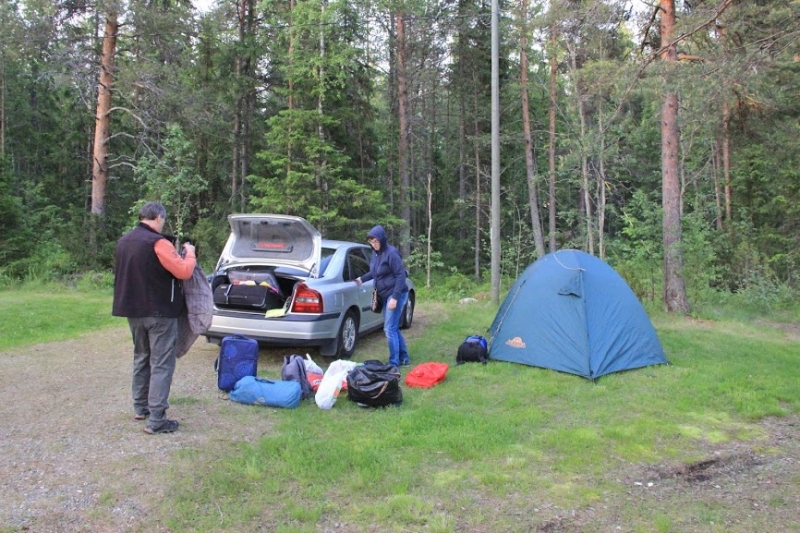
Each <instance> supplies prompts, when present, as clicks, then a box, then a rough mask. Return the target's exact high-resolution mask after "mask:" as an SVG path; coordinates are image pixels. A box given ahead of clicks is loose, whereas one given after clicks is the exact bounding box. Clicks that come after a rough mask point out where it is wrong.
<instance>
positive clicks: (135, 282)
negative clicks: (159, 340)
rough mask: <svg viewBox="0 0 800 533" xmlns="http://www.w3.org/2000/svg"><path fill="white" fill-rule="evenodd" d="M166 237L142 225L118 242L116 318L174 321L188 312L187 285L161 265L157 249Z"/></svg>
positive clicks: (115, 287)
mask: <svg viewBox="0 0 800 533" xmlns="http://www.w3.org/2000/svg"><path fill="white" fill-rule="evenodd" d="M163 238H164V236H163V235H161V234H160V233H158V232H156V231H155V230H153V229H152V228H150V227H149V226H148V225H146V224H141V223H140V224H139V225H138V226H136V227H135V228H134V229H133V230H132V231H130V232H128V233H127V234H125V235H124V236H123V237H122V238H121V239H120V240H119V241H117V251H116V255H115V260H116V268H115V270H116V275H115V277H114V307H113V310H112V314H113V315H114V316H126V317H129V318H142V317H172V318H174V317H177V316H178V315H180V314H181V312H182V311H183V310H184V307H185V305H186V304H185V302H184V297H183V285H182V284H181V282H180V280H178V279H176V278H175V277H174V276H173V275H172V274H170V272H169V271H168V270H167V269H166V268H164V267H163V266H161V262H159V260H158V256H157V255H156V252H155V250H154V249H153V247H154V246H155V244H156V242H157V241H159V240H160V239H163Z"/></svg>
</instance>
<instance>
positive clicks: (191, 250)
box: [183, 242, 195, 255]
mask: <svg viewBox="0 0 800 533" xmlns="http://www.w3.org/2000/svg"><path fill="white" fill-rule="evenodd" d="M183 250H184V251H185V252H186V253H187V254H189V255H195V253H194V244H192V243H190V242H185V243H183Z"/></svg>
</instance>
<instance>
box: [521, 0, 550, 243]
mask: <svg viewBox="0 0 800 533" xmlns="http://www.w3.org/2000/svg"><path fill="white" fill-rule="evenodd" d="M527 12H528V3H527V1H526V0H522V1H521V2H520V20H521V21H522V24H521V26H522V28H521V30H522V31H521V32H520V33H521V35H522V37H521V38H520V92H521V96H522V128H523V131H524V135H525V174H526V176H527V178H528V204H529V207H530V213H531V228H532V230H533V242H534V244H535V245H536V257H537V258H539V257H542V256H544V254H545V250H544V236H543V235H542V223H541V219H540V217H539V195H538V193H537V191H536V161H535V160H534V157H533V140H532V137H531V118H530V110H529V102H528V38H527V24H526V22H525V21H526V19H527Z"/></svg>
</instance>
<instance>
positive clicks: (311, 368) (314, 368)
mask: <svg viewBox="0 0 800 533" xmlns="http://www.w3.org/2000/svg"><path fill="white" fill-rule="evenodd" d="M303 362H304V363H305V364H306V374H319V375H320V376H322V375H324V374H325V372H324V371H323V370H322V368H320V366H319V365H318V364H317V363H315V362H314V360H313V359H311V354H306V358H305V359H304V360H303Z"/></svg>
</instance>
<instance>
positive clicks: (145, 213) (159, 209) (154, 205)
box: [139, 202, 167, 220]
mask: <svg viewBox="0 0 800 533" xmlns="http://www.w3.org/2000/svg"><path fill="white" fill-rule="evenodd" d="M159 215H161V218H167V210H166V209H164V206H163V205H161V202H147V203H146V204H144V205H143V206H142V208H141V209H139V220H155V219H157V218H158V216H159Z"/></svg>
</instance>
